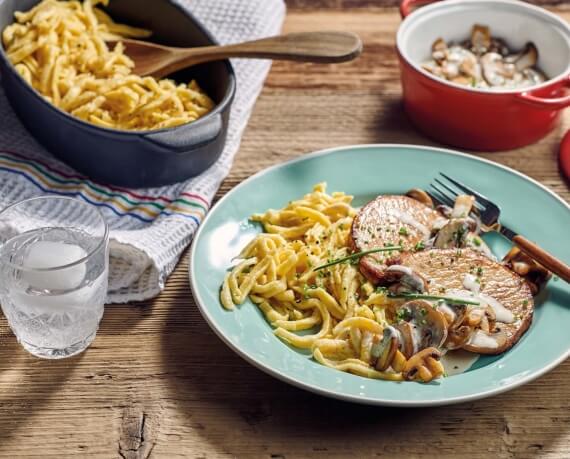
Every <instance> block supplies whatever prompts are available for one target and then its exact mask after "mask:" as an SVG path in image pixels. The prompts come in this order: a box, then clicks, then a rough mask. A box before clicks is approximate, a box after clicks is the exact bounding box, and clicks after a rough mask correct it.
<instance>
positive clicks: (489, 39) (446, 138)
mask: <svg viewBox="0 0 570 459" xmlns="http://www.w3.org/2000/svg"><path fill="white" fill-rule="evenodd" d="M433 1H435V0H403V1H402V4H401V8H400V10H401V13H402V16H403V17H404V18H405V19H404V21H403V22H402V24H401V25H400V28H399V30H398V35H397V51H398V57H399V59H400V68H401V79H402V90H403V96H404V106H405V109H406V112H407V114H408V116H409V117H410V119H411V121H412V122H413V123H414V125H415V126H416V127H417V128H418V129H419V130H420V131H422V132H423V133H424V134H426V135H427V136H429V137H432V138H434V139H436V140H438V141H440V142H443V143H446V144H449V145H453V146H457V147H461V148H467V149H472V150H486V151H493V150H506V149H511V148H517V147H521V146H524V145H528V144H530V143H533V142H536V141H538V140H539V139H540V138H542V137H544V136H545V135H546V134H547V133H548V132H550V131H551V130H552V129H554V128H555V127H556V126H557V124H558V121H559V119H560V115H561V112H562V110H563V109H564V108H566V107H568V106H570V96H568V95H566V92H567V88H568V87H570V27H568V24H566V22H564V21H563V20H562V19H560V18H559V17H557V16H556V15H554V14H552V13H550V12H548V11H546V10H545V9H543V8H539V7H536V6H533V5H529V4H526V3H524V2H519V1H512V0H448V1H443V2H436V3H434V4H432V5H429V6H421V8H418V9H416V10H415V11H413V12H411V7H412V6H415V5H416V4H417V5H418V6H420V4H425V3H432V2H433Z"/></svg>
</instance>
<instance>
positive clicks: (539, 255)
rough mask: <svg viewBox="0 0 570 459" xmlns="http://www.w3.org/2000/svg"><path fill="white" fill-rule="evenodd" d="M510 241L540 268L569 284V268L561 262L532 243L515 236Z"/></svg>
mask: <svg viewBox="0 0 570 459" xmlns="http://www.w3.org/2000/svg"><path fill="white" fill-rule="evenodd" d="M512 241H513V242H514V243H515V244H516V245H517V246H518V247H519V248H520V249H521V250H522V251H523V252H524V253H526V254H527V255H528V256H530V257H531V258H533V259H534V260H536V261H538V262H539V263H540V264H541V265H542V266H544V267H545V268H546V269H548V270H549V271H551V272H552V273H553V274H554V275H556V276H558V277H560V278H561V279H564V280H565V281H566V282H568V283H570V266H568V265H567V264H566V263H564V262H563V261H561V260H559V259H558V258H556V257H554V256H553V255H551V254H549V253H548V252H547V251H546V250H544V249H541V248H540V247H539V246H538V245H536V244H535V243H534V242H531V241H529V240H528V239H527V238H525V237H523V236H521V235H519V234H517V235H516V236H514V237H513V239H512Z"/></svg>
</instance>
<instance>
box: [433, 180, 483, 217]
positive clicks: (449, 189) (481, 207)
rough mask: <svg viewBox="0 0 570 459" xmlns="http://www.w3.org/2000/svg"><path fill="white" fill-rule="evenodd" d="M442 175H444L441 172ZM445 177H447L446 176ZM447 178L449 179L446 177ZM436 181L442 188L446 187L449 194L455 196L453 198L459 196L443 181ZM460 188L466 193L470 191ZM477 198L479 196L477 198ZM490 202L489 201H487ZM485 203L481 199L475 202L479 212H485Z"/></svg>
mask: <svg viewBox="0 0 570 459" xmlns="http://www.w3.org/2000/svg"><path fill="white" fill-rule="evenodd" d="M440 174H441V175H443V173H441V172H440ZM444 177H446V176H445V175H444ZM446 178H447V177H446ZM435 181H436V182H437V183H438V185H441V186H442V187H444V188H445V189H446V190H448V191H449V192H451V193H452V194H453V196H457V195H458V194H459V193H458V192H457V191H455V190H453V189H452V188H450V187H449V186H447V185H446V184H445V183H443V182H442V181H441V180H439V179H435ZM451 183H455V182H453V181H451ZM458 188H460V189H461V190H462V191H466V190H469V188H467V187H466V188H461V187H459V186H458ZM466 192H467V193H470V192H469V191H466ZM476 197H477V196H476ZM487 202H488V201H487ZM485 205H486V203H485V202H480V201H479V199H476V200H475V207H476V208H477V209H479V210H485Z"/></svg>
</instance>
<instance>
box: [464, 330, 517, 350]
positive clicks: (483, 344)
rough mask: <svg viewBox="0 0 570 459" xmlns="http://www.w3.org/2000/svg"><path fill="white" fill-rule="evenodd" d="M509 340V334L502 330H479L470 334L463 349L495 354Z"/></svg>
mask: <svg viewBox="0 0 570 459" xmlns="http://www.w3.org/2000/svg"><path fill="white" fill-rule="evenodd" d="M507 340H508V338H507V336H506V335H505V334H504V333H503V332H502V331H496V332H493V333H487V332H485V331H483V330H477V331H476V332H475V333H473V334H472V335H471V336H470V338H469V341H467V343H466V344H465V345H464V346H463V349H465V350H466V351H470V352H477V353H479V354H493V353H496V350H497V349H499V348H501V347H503V346H504V345H505V344H506V342H507Z"/></svg>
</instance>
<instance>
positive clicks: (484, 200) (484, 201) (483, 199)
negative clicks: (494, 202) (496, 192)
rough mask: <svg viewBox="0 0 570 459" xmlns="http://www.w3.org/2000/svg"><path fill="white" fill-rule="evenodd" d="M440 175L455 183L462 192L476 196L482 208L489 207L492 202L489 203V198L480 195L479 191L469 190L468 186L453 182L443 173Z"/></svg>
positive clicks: (452, 181)
mask: <svg viewBox="0 0 570 459" xmlns="http://www.w3.org/2000/svg"><path fill="white" fill-rule="evenodd" d="M439 175H441V176H442V177H443V178H445V179H447V180H449V181H450V182H451V183H453V184H454V185H455V186H456V187H457V188H459V189H460V190H462V191H464V192H465V193H467V194H471V195H473V196H475V197H476V198H477V201H478V202H479V203H480V204H481V205H482V206H485V207H486V206H488V205H489V204H490V203H491V201H489V199H488V198H486V197H485V196H483V195H482V194H481V193H478V192H477V191H475V190H474V189H472V188H469V187H468V186H467V185H464V184H463V183H461V182H458V181H457V180H453V179H452V178H451V177H449V176H447V175H445V174H444V173H443V172H440V173H439Z"/></svg>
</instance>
